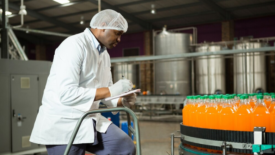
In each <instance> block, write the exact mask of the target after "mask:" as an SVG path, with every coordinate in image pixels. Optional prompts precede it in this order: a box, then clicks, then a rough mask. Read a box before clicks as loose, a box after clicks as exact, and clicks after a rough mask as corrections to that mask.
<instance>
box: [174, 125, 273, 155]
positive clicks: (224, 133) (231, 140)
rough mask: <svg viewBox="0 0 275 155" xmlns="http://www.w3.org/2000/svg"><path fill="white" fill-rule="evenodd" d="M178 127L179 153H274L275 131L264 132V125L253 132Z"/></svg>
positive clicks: (188, 154) (184, 154)
mask: <svg viewBox="0 0 275 155" xmlns="http://www.w3.org/2000/svg"><path fill="white" fill-rule="evenodd" d="M180 127H181V129H180V132H181V142H182V143H181V144H180V146H179V152H180V153H179V154H180V155H197V154H200V155H210V154H223V155H225V154H228V155H230V154H232V155H233V154H234V155H237V154H254V155H259V154H274V153H275V151H274V147H275V146H274V145H272V144H274V142H273V141H274V140H275V133H269V132H265V128H264V127H255V128H254V131H253V132H242V131H228V130H213V129H203V128H194V127H189V126H184V125H182V124H181V125H180Z"/></svg>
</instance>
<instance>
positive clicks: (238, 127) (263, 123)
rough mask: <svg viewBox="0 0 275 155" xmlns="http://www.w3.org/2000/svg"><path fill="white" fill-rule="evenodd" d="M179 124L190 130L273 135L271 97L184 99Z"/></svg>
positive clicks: (274, 111) (273, 100)
mask: <svg viewBox="0 0 275 155" xmlns="http://www.w3.org/2000/svg"><path fill="white" fill-rule="evenodd" d="M182 119H183V124H184V125H187V126H192V127H199V128H208V129H218V130H235V131H253V129H254V127H266V132H275V94H274V93H270V94H269V93H264V95H262V94H238V95H235V94H232V95H209V96H208V95H205V96H187V102H186V105H185V106H184V108H183V109H182Z"/></svg>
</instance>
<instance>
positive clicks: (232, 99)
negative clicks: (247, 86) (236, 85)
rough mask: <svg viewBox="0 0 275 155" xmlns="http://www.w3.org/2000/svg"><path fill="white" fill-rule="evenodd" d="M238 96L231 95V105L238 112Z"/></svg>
mask: <svg viewBox="0 0 275 155" xmlns="http://www.w3.org/2000/svg"><path fill="white" fill-rule="evenodd" d="M236 96H237V95H236V94H232V95H230V104H231V105H232V107H233V109H234V110H235V111H237V109H238V104H237V97H236Z"/></svg>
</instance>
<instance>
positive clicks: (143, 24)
mask: <svg viewBox="0 0 275 155" xmlns="http://www.w3.org/2000/svg"><path fill="white" fill-rule="evenodd" d="M89 1H90V2H91V3H93V4H95V5H97V4H98V2H97V0H89ZM101 7H102V8H104V9H113V10H116V11H117V12H119V13H120V14H122V15H123V16H124V17H125V18H126V19H128V20H130V21H132V22H135V23H137V24H139V25H140V26H141V27H142V28H143V29H145V30H149V29H152V25H151V24H150V23H148V22H146V21H143V20H141V19H139V18H137V17H135V16H133V15H131V14H129V13H127V12H125V11H123V10H121V9H119V8H118V7H116V6H114V5H111V4H109V3H106V2H104V1H101Z"/></svg>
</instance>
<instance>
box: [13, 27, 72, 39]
mask: <svg viewBox="0 0 275 155" xmlns="http://www.w3.org/2000/svg"><path fill="white" fill-rule="evenodd" d="M12 29H14V30H18V31H24V32H27V31H28V32H33V33H39V34H45V35H53V36H59V37H69V36H71V34H64V33H57V32H49V31H42V30H36V29H27V28H22V27H12Z"/></svg>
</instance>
